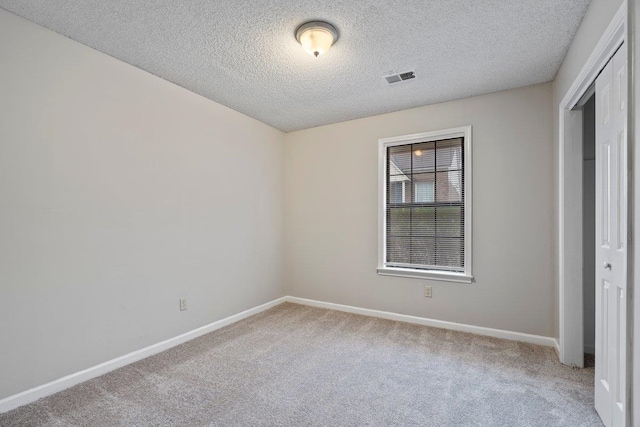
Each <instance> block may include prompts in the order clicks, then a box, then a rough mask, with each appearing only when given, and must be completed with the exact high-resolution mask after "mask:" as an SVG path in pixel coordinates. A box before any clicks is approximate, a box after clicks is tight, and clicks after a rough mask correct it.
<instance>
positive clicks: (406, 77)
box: [384, 71, 416, 84]
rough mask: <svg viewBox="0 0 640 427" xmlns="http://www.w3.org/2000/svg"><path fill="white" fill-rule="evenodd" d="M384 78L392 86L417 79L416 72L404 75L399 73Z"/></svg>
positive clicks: (408, 72) (407, 72)
mask: <svg viewBox="0 0 640 427" xmlns="http://www.w3.org/2000/svg"><path fill="white" fill-rule="evenodd" d="M384 78H385V80H386V81H387V83H389V84H392V83H399V82H402V81H405V80H411V79H415V78H416V74H415V71H406V72H404V73H399V74H395V73H389V75H388V76H384Z"/></svg>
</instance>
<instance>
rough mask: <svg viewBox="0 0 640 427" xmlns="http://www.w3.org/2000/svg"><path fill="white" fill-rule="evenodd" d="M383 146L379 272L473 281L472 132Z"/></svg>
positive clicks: (436, 134) (402, 139) (429, 134)
mask: <svg viewBox="0 0 640 427" xmlns="http://www.w3.org/2000/svg"><path fill="white" fill-rule="evenodd" d="M379 145H380V208H379V209H380V214H379V217H380V231H379V233H380V236H379V250H378V252H379V261H378V273H379V274H384V275H395V276H404V277H416V278H431V279H438V280H447V281H457V282H467V283H469V282H471V280H472V275H471V127H470V126H468V127H462V128H456V129H448V130H443V131H436V132H427V133H421V134H416V135H407V136H401V137H395V138H385V139H381V140H380V141H379Z"/></svg>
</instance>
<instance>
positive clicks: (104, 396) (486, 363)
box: [0, 303, 602, 427]
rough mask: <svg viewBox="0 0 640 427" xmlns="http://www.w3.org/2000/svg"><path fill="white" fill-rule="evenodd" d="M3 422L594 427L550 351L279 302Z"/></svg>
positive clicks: (575, 384) (579, 391) (581, 386)
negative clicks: (272, 306) (277, 304)
mask: <svg viewBox="0 0 640 427" xmlns="http://www.w3.org/2000/svg"><path fill="white" fill-rule="evenodd" d="M0 425H1V426H23V425H25V426H45V425H47V426H48V425H53V426H62V425H64V426H73V425H77V426H169V425H171V426H204V425H214V426H261V425H269V426H413V425H419V426H528V427H529V426H601V425H602V424H601V423H600V421H599V419H598V416H597V414H596V412H595V410H594V409H593V369H582V370H580V369H571V368H569V367H566V366H563V365H561V364H560V363H559V362H558V360H557V357H556V355H555V353H554V350H553V349H551V348H547V347H540V346H535V345H531V344H523V343H517V342H513V341H504V340H499V339H495V338H487V337H481V336H476V335H471V334H465V333H460V332H453V331H447V330H444V329H435V328H428V327H424V326H417V325H411V324H407V323H400V322H393V321H389V320H382V319H376V318H371V317H364V316H359V315H353V314H347V313H342V312H338V311H331V310H324V309H318V308H311V307H306V306H301V305H296V304H291V303H285V304H282V305H279V306H277V307H274V308H272V309H270V310H268V311H265V312H263V313H261V314H258V315H256V316H253V317H250V318H248V319H245V320H243V321H241V322H238V323H235V324H233V325H231V326H228V327H226V328H223V329H220V330H218V331H216V332H213V333H210V334H208V335H205V336H203V337H201V338H198V339H196V340H193V341H190V342H188V343H186V344H183V345H181V346H178V347H175V348H173V349H171V350H168V351H165V352H164V353H160V354H158V355H156V356H153V357H150V358H148V359H145V360H142V361H140V362H137V363H135V364H132V365H129V366H126V367H124V368H121V369H119V370H116V371H113V372H111V373H109V374H106V375H104V376H102V377H99V378H96V379H93V380H91V381H88V382H86V383H83V384H80V385H78V386H76V387H73V388H71V389H68V390H66V391H63V392H61V393H58V394H55V395H53V396H50V397H48V398H45V399H41V400H39V401H37V402H35V403H32V404H30V405H27V406H24V407H21V408H18V409H16V410H13V411H10V412H7V413H5V414H0Z"/></svg>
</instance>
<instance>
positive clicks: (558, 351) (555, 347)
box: [553, 338, 560, 360]
mask: <svg viewBox="0 0 640 427" xmlns="http://www.w3.org/2000/svg"><path fill="white" fill-rule="evenodd" d="M553 348H554V349H555V350H556V356H558V360H560V342H559V341H558V338H554V339H553Z"/></svg>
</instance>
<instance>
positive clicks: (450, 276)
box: [378, 267, 473, 283]
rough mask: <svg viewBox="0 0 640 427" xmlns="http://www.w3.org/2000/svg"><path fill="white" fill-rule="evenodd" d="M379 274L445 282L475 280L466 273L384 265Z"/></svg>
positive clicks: (469, 281) (468, 281) (379, 269)
mask: <svg viewBox="0 0 640 427" xmlns="http://www.w3.org/2000/svg"><path fill="white" fill-rule="evenodd" d="M378 274H379V275H381V276H397V277H409V278H412V279H428V280H441V281H444V282H458V283H471V282H472V281H473V276H467V275H466V274H464V273H450V272H445V271H425V270H412V269H410V268H391V267H382V268H378Z"/></svg>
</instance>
